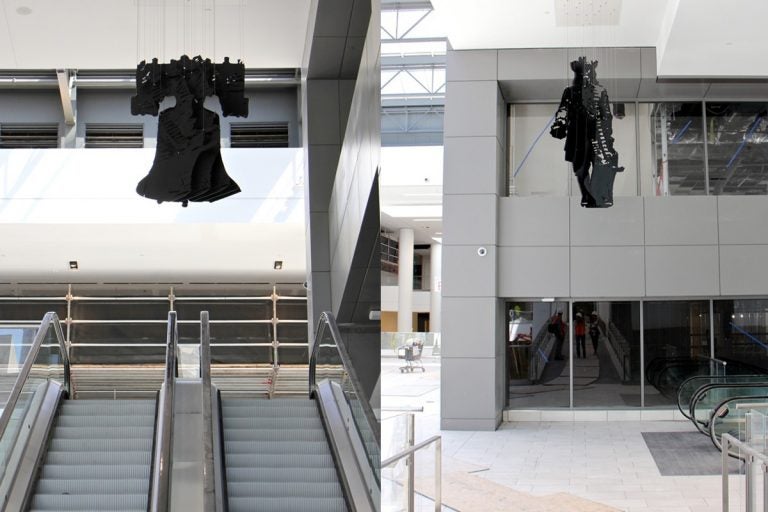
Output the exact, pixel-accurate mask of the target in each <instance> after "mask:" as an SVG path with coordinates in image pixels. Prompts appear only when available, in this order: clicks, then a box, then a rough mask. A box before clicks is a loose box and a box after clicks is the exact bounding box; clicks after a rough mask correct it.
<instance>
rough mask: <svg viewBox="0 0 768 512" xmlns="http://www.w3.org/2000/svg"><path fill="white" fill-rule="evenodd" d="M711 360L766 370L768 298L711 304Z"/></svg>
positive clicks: (767, 357) (722, 301) (767, 360)
mask: <svg viewBox="0 0 768 512" xmlns="http://www.w3.org/2000/svg"><path fill="white" fill-rule="evenodd" d="M713 308H714V314H715V321H714V329H715V357H717V358H718V359H724V360H726V361H729V362H738V363H742V364H746V365H750V366H757V367H759V368H761V369H768V299H737V300H716V301H714V305H713Z"/></svg>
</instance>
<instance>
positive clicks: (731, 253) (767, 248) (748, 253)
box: [720, 245, 768, 295]
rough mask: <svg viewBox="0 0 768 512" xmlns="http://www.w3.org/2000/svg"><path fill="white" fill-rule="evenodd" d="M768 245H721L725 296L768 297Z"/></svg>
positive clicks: (722, 282)
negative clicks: (766, 266)
mask: <svg viewBox="0 0 768 512" xmlns="http://www.w3.org/2000/svg"><path fill="white" fill-rule="evenodd" d="M766 261H768V245H721V246H720V289H721V292H722V294H723V295H768V272H766V271H765V262H766Z"/></svg>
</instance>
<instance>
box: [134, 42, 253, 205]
mask: <svg viewBox="0 0 768 512" xmlns="http://www.w3.org/2000/svg"><path fill="white" fill-rule="evenodd" d="M244 90H245V65H244V64H243V63H241V62H239V61H238V63H237V64H233V63H231V62H229V58H224V62H223V63H221V64H212V63H211V60H210V59H205V60H203V58H202V57H200V56H197V57H194V58H192V59H190V58H189V57H187V56H186V55H182V56H181V58H180V59H179V60H171V62H170V63H168V64H158V62H157V59H152V62H151V63H147V62H145V61H142V62H141V63H139V65H138V66H137V67H136V96H134V97H133V98H131V114H133V115H143V114H150V115H153V116H156V115H157V114H158V109H159V107H160V102H161V101H162V100H163V98H165V97H166V96H174V97H175V98H176V105H175V106H174V107H171V108H167V109H165V110H163V111H162V112H160V120H159V123H158V129H157V150H156V151H155V160H154V162H153V163H152V168H151V169H150V170H149V174H147V176H145V177H144V178H143V179H142V180H141V181H140V182H139V184H138V186H137V187H136V192H138V193H139V195H142V196H144V197H148V198H150V199H156V200H157V202H158V203H161V202H163V201H179V202H181V203H182V205H183V206H187V202H188V201H209V202H213V201H217V200H219V199H223V198H225V197H228V196H231V195H233V194H237V193H238V192H240V187H238V185H237V183H235V181H234V180H233V179H232V178H231V177H230V176H229V175H228V174H227V171H226V170H225V169H224V163H223V162H222V160H221V152H220V149H221V144H220V138H221V135H220V130H219V116H218V114H216V113H215V112H212V111H210V110H207V109H206V108H204V106H203V104H204V102H205V98H206V97H207V96H213V95H216V96H218V97H219V103H220V104H221V110H222V113H223V114H224V115H225V116H230V115H234V116H247V115H248V99H247V98H245V96H244Z"/></svg>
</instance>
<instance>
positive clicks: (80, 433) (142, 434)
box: [52, 427, 155, 440]
mask: <svg viewBox="0 0 768 512" xmlns="http://www.w3.org/2000/svg"><path fill="white" fill-rule="evenodd" d="M154 433H155V429H154V428H153V427H116V428H98V427H55V428H54V429H53V436H52V437H53V439H89V440H90V439H94V440H95V439H120V440H125V439H152V436H153V435H154Z"/></svg>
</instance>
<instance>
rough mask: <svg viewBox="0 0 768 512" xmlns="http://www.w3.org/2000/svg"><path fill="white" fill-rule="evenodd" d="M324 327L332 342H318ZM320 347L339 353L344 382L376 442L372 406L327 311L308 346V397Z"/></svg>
mask: <svg viewBox="0 0 768 512" xmlns="http://www.w3.org/2000/svg"><path fill="white" fill-rule="evenodd" d="M326 329H327V330H328V332H329V333H330V335H331V338H332V339H333V344H327V343H320V340H322V338H323V334H324V333H325V331H326ZM320 348H335V349H336V351H337V353H338V355H339V358H340V359H341V365H342V367H343V369H344V372H345V374H346V378H345V379H344V380H345V382H346V383H349V384H350V385H351V387H352V390H353V392H354V394H355V395H356V396H357V397H359V398H358V401H359V403H360V406H361V408H362V410H363V413H364V415H365V419H366V421H367V423H368V425H367V427H368V428H369V429H370V430H371V432H372V433H373V435H374V437H375V439H376V440H377V442H378V440H379V439H381V429H380V427H379V422H378V420H377V419H376V415H375V414H374V412H373V408H372V407H371V404H370V402H369V401H368V397H367V396H366V394H365V392H364V391H363V386H362V384H360V380H359V379H358V378H357V373H356V372H355V368H354V366H352V360H351V359H350V357H349V351H348V350H347V347H346V345H345V343H344V339H343V338H342V336H341V333H340V332H339V327H338V325H337V324H336V318H335V317H334V316H333V313H331V312H329V311H325V312H323V313H322V314H321V315H320V320H319V322H318V326H317V332H316V334H315V337H314V339H313V340H312V342H311V346H310V356H309V396H310V398H311V397H312V396H313V394H314V393H315V391H316V389H317V357H318V351H319V350H320ZM360 427H361V425H358V430H359V428H360Z"/></svg>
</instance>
